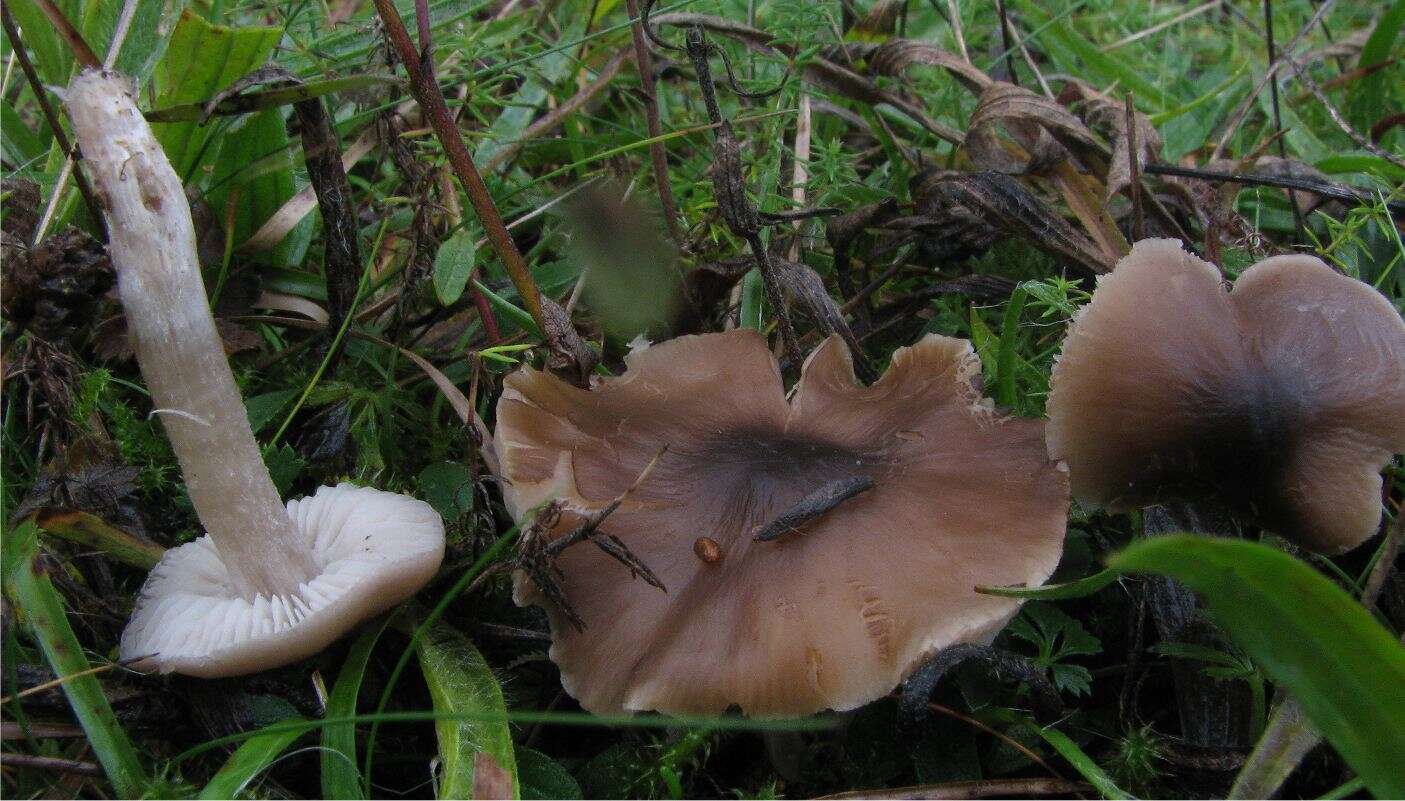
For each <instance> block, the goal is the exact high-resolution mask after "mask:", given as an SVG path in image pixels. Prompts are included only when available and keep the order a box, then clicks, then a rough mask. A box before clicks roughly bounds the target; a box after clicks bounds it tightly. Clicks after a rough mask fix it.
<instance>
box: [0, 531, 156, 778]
mask: <svg viewBox="0 0 1405 801" xmlns="http://www.w3.org/2000/svg"><path fill="white" fill-rule="evenodd" d="M38 537H39V527H38V526H36V525H35V524H34V523H33V522H32V521H28V520H26V521H25V522H23V523H21V524H20V525H19V526H17V527H15V528H13V529H11V530H10V531H8V532H7V533H6V534H5V538H4V565H5V568H4V570H5V573H4V575H5V580H4V585H5V594H6V595H7V596H9V598H10V602H11V603H12V604H13V607H12V608H13V609H14V610H15V612H16V613H17V614H19V615H20V616H21V619H22V620H23V621H24V623H25V625H26V627H27V628H28V629H29V630H30V632H32V633H33V636H34V639H35V640H37V641H38V642H39V647H40V648H41V649H43V651H44V658H45V659H46V660H47V661H48V663H49V667H50V668H52V669H53V671H54V675H55V676H58V677H60V678H62V677H64V676H72V675H73V674H76V673H83V672H85V671H87V670H90V669H91V665H89V664H88V658H87V657H86V656H84V655H83V646H82V645H80V644H79V643H78V638H77V637H75V636H74V635H73V629H72V628H70V627H69V625H68V617H67V614H66V613H65V611H64V608H63V598H62V597H60V595H59V593H58V590H56V589H54V585H53V582H51V581H50V580H49V576H48V572H47V570H46V569H45V567H44V565H43V564H42V563H41V562H40V561H39V558H38V556H39V551H38ZM63 692H64V695H66V696H67V697H68V705H69V706H70V707H72V708H73V714H74V716H75V717H77V718H78V722H79V724H81V725H82V727H83V731H84V732H85V733H86V734H87V735H88V744H89V745H90V746H91V747H92V749H93V753H95V754H96V755H97V758H98V762H100V763H102V767H103V770H104V771H105V772H106V773H107V778H108V779H109V780H110V781H111V782H112V788H113V789H114V790H115V791H116V794H117V795H118V796H119V797H122V798H136V797H138V796H140V795H141V793H142V791H143V790H144V789H145V787H146V784H147V777H146V772H145V771H144V770H143V769H142V766H141V762H140V761H138V759H137V752H136V749H135V748H133V747H132V743H131V741H130V740H128V739H127V733H126V732H124V731H123V730H122V727H121V725H119V724H118V723H117V718H116V717H115V716H113V714H112V706H111V705H110V704H109V703H108V702H107V697H106V696H105V695H103V692H102V685H101V684H99V683H98V679H97V677H96V676H94V675H91V674H89V675H84V676H78V677H76V678H72V679H69V680H67V681H65V682H64V683H63Z"/></svg>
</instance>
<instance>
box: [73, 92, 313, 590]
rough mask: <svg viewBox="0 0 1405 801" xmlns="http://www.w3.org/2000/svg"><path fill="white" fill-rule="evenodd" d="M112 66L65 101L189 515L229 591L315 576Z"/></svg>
mask: <svg viewBox="0 0 1405 801" xmlns="http://www.w3.org/2000/svg"><path fill="white" fill-rule="evenodd" d="M134 94H135V89H134V87H133V86H132V85H131V83H130V81H129V80H128V79H127V78H126V77H125V76H122V75H120V74H118V73H115V72H104V71H98V70H87V71H85V72H83V73H82V74H80V75H79V76H78V77H76V78H74V79H73V83H72V84H70V85H69V88H68V95H67V98H66V99H65V105H66V106H67V107H68V114H69V118H70V119H72V121H73V130H74V135H75V136H76V137H77V140H78V146H79V148H80V149H81V150H82V153H83V164H84V166H85V167H86V168H87V170H88V174H89V176H90V177H91V179H92V182H93V186H94V187H95V188H96V190H97V196H98V202H99V205H101V206H102V208H103V214H104V216H105V217H106V218H107V228H108V232H109V235H110V237H111V242H110V243H109V246H108V252H109V254H110V256H111V258H112V264H113V266H114V267H115V268H116V270H117V288H118V293H119V294H120V295H121V298H122V306H123V308H124V309H125V310H126V316H127V335H128V337H129V338H130V340H131V342H132V345H133V347H134V348H135V350H136V356H137V363H138V364H139V365H140V366H141V371H142V375H143V376H144V377H145V378H146V383H147V386H148V387H149V388H150V390H151V397H152V405H153V406H154V407H155V408H156V409H158V410H160V412H161V413H160V414H159V415H158V416H159V417H160V418H161V424H162V425H163V426H164V427H165V429H166V434H167V436H168V437H170V440H171V446H172V448H173V449H174V450H175V453H176V458H177V459H179V460H180V465H181V470H182V471H183V472H184V474H185V483H186V487H187V489H188V490H189V492H190V499H191V501H192V502H193V503H194V504H195V511H196V513H197V514H198V515H199V516H200V522H201V523H203V524H204V526H205V529H206V530H207V531H208V532H209V534H210V537H211V539H213V541H214V543H215V546H216V547H217V548H218V549H219V552H220V556H221V558H222V560H223V561H224V564H225V565H226V566H227V567H228V569H229V574H230V576H231V578H232V580H233V581H234V583H235V585H236V586H235V587H234V588H233V589H234V590H235V591H236V592H237V593H238V594H240V595H243V596H244V597H246V598H249V599H252V598H254V597H255V596H256V595H260V594H262V595H264V596H269V597H271V596H273V595H276V594H280V593H286V592H289V591H295V590H297V588H298V587H299V585H301V584H302V583H303V582H305V581H307V580H308V579H310V578H311V577H312V576H313V575H315V573H316V569H315V564H314V561H313V557H312V554H311V553H310V551H309V550H308V549H307V547H306V546H305V545H303V544H302V542H301V541H300V539H299V538H298V537H297V536H296V532H295V530H294V528H293V521H292V519H291V518H290V517H289V516H288V511H287V509H286V508H285V507H284V505H283V503H282V501H281V500H280V499H279V497H278V490H277V489H276V488H274V486H273V480H272V479H271V478H270V477H269V474H268V468H267V467H266V466H265V465H264V461H263V457H262V455H261V454H260V453H259V447H258V444H257V443H256V442H255V441H254V434H253V431H252V430H251V429H250V428H249V418H248V415H247V414H246V412H245V410H244V402H243V399H242V398H241V397H240V395H239V388H238V387H237V386H236V385H235V383H234V375H233V374H232V373H231V372H230V370H229V362H228V361H227V360H226V358H225V353H224V347H223V344H222V342H221V340H220V337H219V334H218V333H217V332H216V330H215V321H214V317H213V316H211V314H210V307H209V302H208V301H207V300H206V295H205V285H204V281H203V280H202V279H201V277H200V263H199V260H198V258H197V256H196V250H195V227H194V225H193V224H192V223H191V219H190V205H189V203H188V202H187V200H186V197H185V192H184V190H183V188H182V186H181V182H180V179H179V178H177V177H176V173H175V171H174V170H173V169H172V168H171V163H170V162H169V161H168V160H167V159H166V154H165V152H164V151H163V150H162V149H161V145H160V144H158V143H157V141H156V138H155V137H154V136H153V135H152V132H151V127H150V126H149V125H148V124H147V122H146V120H145V119H144V118H143V117H142V114H141V111H139V110H138V109H137V105H136V101H135V98H134Z"/></svg>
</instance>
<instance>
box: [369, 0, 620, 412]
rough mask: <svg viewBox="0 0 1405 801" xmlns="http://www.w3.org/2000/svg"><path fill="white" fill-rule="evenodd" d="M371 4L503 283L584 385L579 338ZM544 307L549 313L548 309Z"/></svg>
mask: <svg viewBox="0 0 1405 801" xmlns="http://www.w3.org/2000/svg"><path fill="white" fill-rule="evenodd" d="M373 1H374V3H375V5H376V12H377V13H378V14H379V15H380V18H381V22H382V23H383V24H384V26H385V34H386V37H387V38H388V39H389V40H390V43H391V46H393V47H394V48H395V51H396V53H397V54H398V55H399V57H400V62H401V63H402V64H403V65H404V66H405V72H406V73H407V74H408V75H409V76H410V92H411V94H413V95H414V97H415V100H416V101H417V102H418V103H419V104H420V109H421V110H422V111H423V112H424V115H425V117H426V118H427V119H428V121H429V124H430V127H432V128H433V129H434V133H435V136H437V137H438V139H439V143H440V145H441V146H442V147H443V148H444V154H445V155H446V156H447V157H448V159H449V164H450V165H451V166H453V168H454V173H455V175H457V176H458V179H459V182H460V183H461V184H462V185H463V188H464V191H466V192H467V193H468V199H469V202H470V203H472V205H473V210H474V212H475V213H476V214H477V215H478V220H479V221H480V222H481V223H482V224H483V230H484V232H485V233H487V235H488V241H489V242H490V243H491V244H492V246H493V250H494V251H495V252H496V253H497V255H498V258H499V259H501V260H502V263H503V268H504V269H505V270H506V271H507V274H508V277H509V278H511V279H512V283H513V286H514V287H516V289H517V294H518V296H519V297H520V298H521V299H522V305H523V306H525V307H526V309H527V313H528V314H530V315H532V319H533V320H534V321H535V322H536V324H537V327H538V328H540V329H541V331H542V334H543V335H544V336H545V337H546V338H547V344H548V345H549V346H550V348H551V350H552V352H553V354H555V355H556V356H557V357H558V358H560V359H562V360H566V361H572V362H574V365H573V366H574V369H575V371H576V380H577V382H578V383H580V384H582V385H584V382H585V381H586V380H587V377H588V376H589V373H590V369H591V367H592V366H593V356H592V352H591V351H590V349H589V348H588V347H586V346H585V344H584V343H582V342H581V341H580V335H579V334H577V333H576V331H575V329H574V328H573V327H572V326H571V325H570V320H569V318H566V319H564V320H563V319H561V318H563V317H564V316H565V315H564V313H562V312H561V309H560V307H556V304H555V303H552V302H551V301H549V300H548V301H545V302H544V301H543V298H542V295H541V290H540V289H539V288H538V287H537V282H536V280H535V279H533V278H532V271H531V270H530V269H528V267H527V262H526V260H525V259H523V258H522V253H521V251H519V250H518V249H517V244H516V243H515V242H513V241H512V235H511V234H509V233H508V231H507V227H506V226H505V225H504V224H503V219H502V215H501V214H500V213H499V212H498V207H497V205H496V204H495V203H494V202H493V198H492V196H491V195H490V194H489V193H488V187H487V185H486V184H484V183H483V176H482V175H481V174H480V173H479V172H478V168H477V167H476V166H474V164H473V157H472V156H471V155H470V154H469V152H468V146H467V144H465V143H464V140H463V134H462V133H461V132H460V131H459V129H458V126H457V125H456V124H455V122H454V116H453V114H452V113H451V112H450V111H449V106H448V103H446V102H445V100H444V93H443V92H442V91H441V90H440V88H439V84H438V83H437V82H435V80H434V77H433V76H432V75H430V74H429V73H428V72H426V71H425V70H423V69H421V68H420V65H419V57H418V54H417V53H416V52H415V45H414V42H412V41H410V34H409V32H408V31H406V30H405V23H404V22H403V21H402V20H401V19H400V12H398V11H396V10H395V5H394V3H393V2H392V0H373ZM548 304H549V305H550V306H551V307H555V308H554V309H553V308H548Z"/></svg>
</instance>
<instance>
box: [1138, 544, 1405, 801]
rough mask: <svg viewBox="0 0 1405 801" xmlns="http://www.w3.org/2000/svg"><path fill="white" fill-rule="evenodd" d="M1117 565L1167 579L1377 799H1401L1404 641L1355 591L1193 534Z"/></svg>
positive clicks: (1274, 558) (1290, 562)
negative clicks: (1199, 602)
mask: <svg viewBox="0 0 1405 801" xmlns="http://www.w3.org/2000/svg"><path fill="white" fill-rule="evenodd" d="M1111 567H1112V568H1113V569H1114V570H1119V571H1123V572H1134V573H1160V574H1163V575H1168V576H1172V577H1174V578H1175V579H1177V580H1179V581H1180V582H1182V583H1184V584H1185V585H1186V586H1188V587H1190V589H1192V590H1194V591H1195V592H1196V593H1197V594H1199V595H1200V596H1201V597H1202V598H1203V599H1204V600H1205V603H1206V608H1207V610H1208V612H1209V614H1210V617H1211V618H1213V619H1214V621H1215V622H1216V623H1218V624H1219V626H1220V627H1221V628H1222V629H1224V631H1225V632H1226V633H1227V634H1228V635H1229V637H1230V639H1231V640H1233V641H1234V643H1235V644H1236V645H1238V646H1239V647H1240V648H1242V649H1244V651H1245V652H1246V653H1247V654H1248V655H1249V657H1250V658H1251V659H1253V660H1254V662H1255V663H1256V664H1258V665H1259V666H1260V667H1262V668H1263V670H1264V672H1265V673H1267V674H1268V675H1269V677H1270V678H1272V679H1273V680H1275V681H1277V682H1278V683H1279V684H1280V685H1282V687H1283V688H1284V689H1285V690H1287V691H1288V692H1289V693H1290V694H1291V695H1292V696H1293V697H1294V698H1296V699H1297V700H1298V703H1300V704H1301V705H1302V707H1303V711H1304V712H1305V713H1306V714H1307V717H1308V719H1309V720H1311V721H1312V723H1313V725H1314V726H1315V727H1316V728H1317V730H1318V731H1319V732H1321V733H1322V735H1323V737H1325V738H1326V739H1327V741H1328V742H1330V743H1331V744H1332V746H1333V747H1334V748H1336V749H1337V752H1338V753H1340V754H1341V755H1342V758H1343V759H1345V760H1346V762H1347V764H1349V765H1351V767H1352V769H1354V770H1355V771H1356V772H1357V774H1358V775H1360V776H1361V778H1362V779H1364V780H1365V781H1366V786H1367V787H1370V788H1371V792H1372V793H1374V794H1375V795H1376V797H1377V798H1400V797H1405V771H1402V770H1401V769H1400V766H1401V765H1402V764H1405V693H1402V692H1401V688H1402V687H1405V647H1402V646H1401V645H1400V643H1399V642H1398V641H1397V640H1396V639H1395V638H1394V637H1393V636H1391V634H1390V633H1389V632H1387V631H1386V630H1385V629H1384V628H1382V627H1381V626H1380V624H1378V623H1377V622H1376V621H1375V620H1374V619H1373V618H1372V617H1371V615H1370V614H1369V613H1368V612H1366V610H1365V609H1363V608H1362V607H1361V605H1360V604H1358V603H1357V602H1356V601H1355V600H1353V599H1352V598H1351V596H1349V595H1347V594H1346V592H1344V591H1343V590H1342V589H1340V588H1339V587H1337V585H1335V584H1333V583H1332V582H1331V581H1329V580H1327V579H1326V578H1325V577H1323V576H1322V575H1321V574H1320V573H1318V572H1317V571H1315V570H1313V569H1312V568H1310V567H1308V566H1307V565H1306V564H1303V563H1302V562H1300V561H1298V560H1297V559H1294V558H1293V557H1291V556H1289V555H1288V554H1286V553H1283V552H1282V551H1279V550H1276V549H1274V548H1270V547H1268V546H1266V545H1260V544H1258V543H1255V542H1248V541H1244V540H1221V539H1210V538H1207V537H1194V536H1190V535H1175V536H1168V537H1156V538H1153V539H1148V540H1145V541H1143V542H1139V543H1137V544H1135V545H1133V546H1131V547H1129V548H1127V549H1126V550H1124V551H1123V552H1122V553H1120V554H1118V555H1117V556H1115V557H1113V559H1112V560H1111Z"/></svg>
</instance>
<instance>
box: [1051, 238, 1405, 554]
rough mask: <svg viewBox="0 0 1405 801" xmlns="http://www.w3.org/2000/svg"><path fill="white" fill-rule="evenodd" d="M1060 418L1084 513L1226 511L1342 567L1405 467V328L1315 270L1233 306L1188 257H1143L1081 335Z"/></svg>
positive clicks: (1117, 274)
mask: <svg viewBox="0 0 1405 801" xmlns="http://www.w3.org/2000/svg"><path fill="white" fill-rule="evenodd" d="M1048 411H1049V427H1048V444H1049V454H1050V456H1051V457H1052V458H1055V459H1062V460H1064V461H1065V462H1066V463H1067V464H1068V467H1069V473H1070V480H1071V486H1072V490H1073V495H1074V497H1076V498H1078V499H1080V500H1082V501H1085V502H1087V503H1091V504H1094V505H1098V506H1104V507H1107V508H1110V509H1113V510H1125V509H1129V508H1135V507H1138V506H1145V505H1149V504H1153V503H1159V502H1164V501H1212V502H1217V503H1220V504H1221V505H1223V506H1226V507H1227V508H1229V509H1230V510H1231V511H1234V512H1235V513H1236V514H1238V515H1240V516H1241V517H1243V518H1245V519H1246V521H1249V522H1256V523H1258V524H1260V525H1263V526H1265V527H1267V528H1269V529H1271V530H1273V531H1275V532H1277V533H1279V534H1281V535H1283V536H1285V537H1288V538H1290V539H1293V540H1295V541H1297V542H1299V543H1301V544H1303V545H1306V546H1307V547H1310V548H1313V549H1315V550H1318V551H1323V552H1327V553H1336V552H1340V551H1345V550H1348V549H1350V548H1352V547H1355V546H1356V545H1357V544H1359V543H1360V542H1362V541H1363V540H1365V539H1366V538H1368V537H1370V536H1371V535H1372V534H1373V533H1374V532H1375V531H1376V528H1377V526H1378V524H1379V521H1380V506H1381V503H1380V492H1381V479H1380V469H1381V467H1382V466H1383V465H1384V464H1385V463H1386V462H1387V461H1388V460H1389V459H1390V455H1391V453H1393V452H1399V451H1400V450H1402V449H1405V322H1402V320H1401V318H1400V315H1399V313H1398V312H1396V310H1395V309H1394V308H1393V307H1391V305H1390V303H1389V302H1388V301H1387V300H1386V299H1385V298H1384V297H1383V296H1381V295H1380V294H1379V293H1378V292H1376V291H1374V290H1373V289H1372V288H1371V287H1370V286H1368V285H1366V284H1364V283H1362V282H1360V281H1356V280H1354V279H1351V278H1348V277H1346V276H1343V275H1340V274H1338V273H1336V272H1335V271H1333V270H1332V269H1331V268H1330V267H1328V266H1327V265H1326V264H1324V263H1322V262H1321V261H1320V260H1318V259H1316V258H1313V257H1310V256H1302V255H1293V256H1279V257H1274V258H1271V259H1266V260H1264V261H1262V262H1260V263H1258V264H1256V265H1254V266H1253V267H1250V268H1249V269H1248V270H1246V271H1244V273H1243V274H1241V275H1240V276H1239V279H1238V281H1237V282H1236V283H1235V285H1234V287H1233V289H1232V290H1227V289H1226V288H1225V286H1224V285H1223V283H1222V282H1221V279H1220V274H1219V271H1218V270H1216V269H1215V268H1214V266H1212V265H1210V264H1208V263H1206V262H1204V261H1201V260H1200V259H1198V258H1196V257H1195V256H1193V255H1191V254H1189V253H1186V252H1185V251H1184V250H1183V249H1182V248H1181V245H1180V243H1179V242H1178V241H1176V240H1169V239H1154V240H1145V241H1142V242H1138V243H1137V244H1136V245H1135V246H1134V247H1133V249H1132V252H1131V253H1130V254H1129V255H1128V256H1127V257H1126V258H1124V259H1123V260H1122V262H1121V263H1119V264H1118V266H1117V268H1116V269H1115V270H1114V271H1113V272H1112V273H1110V274H1108V275H1105V276H1102V277H1101V278H1100V279H1099V282H1098V287H1097V290H1096V292H1095V293H1094V296H1093V300H1092V301H1091V302H1090V303H1089V304H1088V305H1087V306H1086V307H1085V308H1084V310H1083V311H1082V313H1081V314H1080V315H1079V317H1078V318H1077V319H1076V320H1075V322H1074V324H1073V326H1072V330H1071V331H1070V332H1069V335H1068V338H1067V339H1066V340H1065V342H1064V347H1063V352H1062V354H1061V355H1060V356H1059V358H1058V361H1057V363H1056V365H1055V368H1054V372H1053V377H1052V381H1051V390H1050V395H1049V402H1048Z"/></svg>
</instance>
